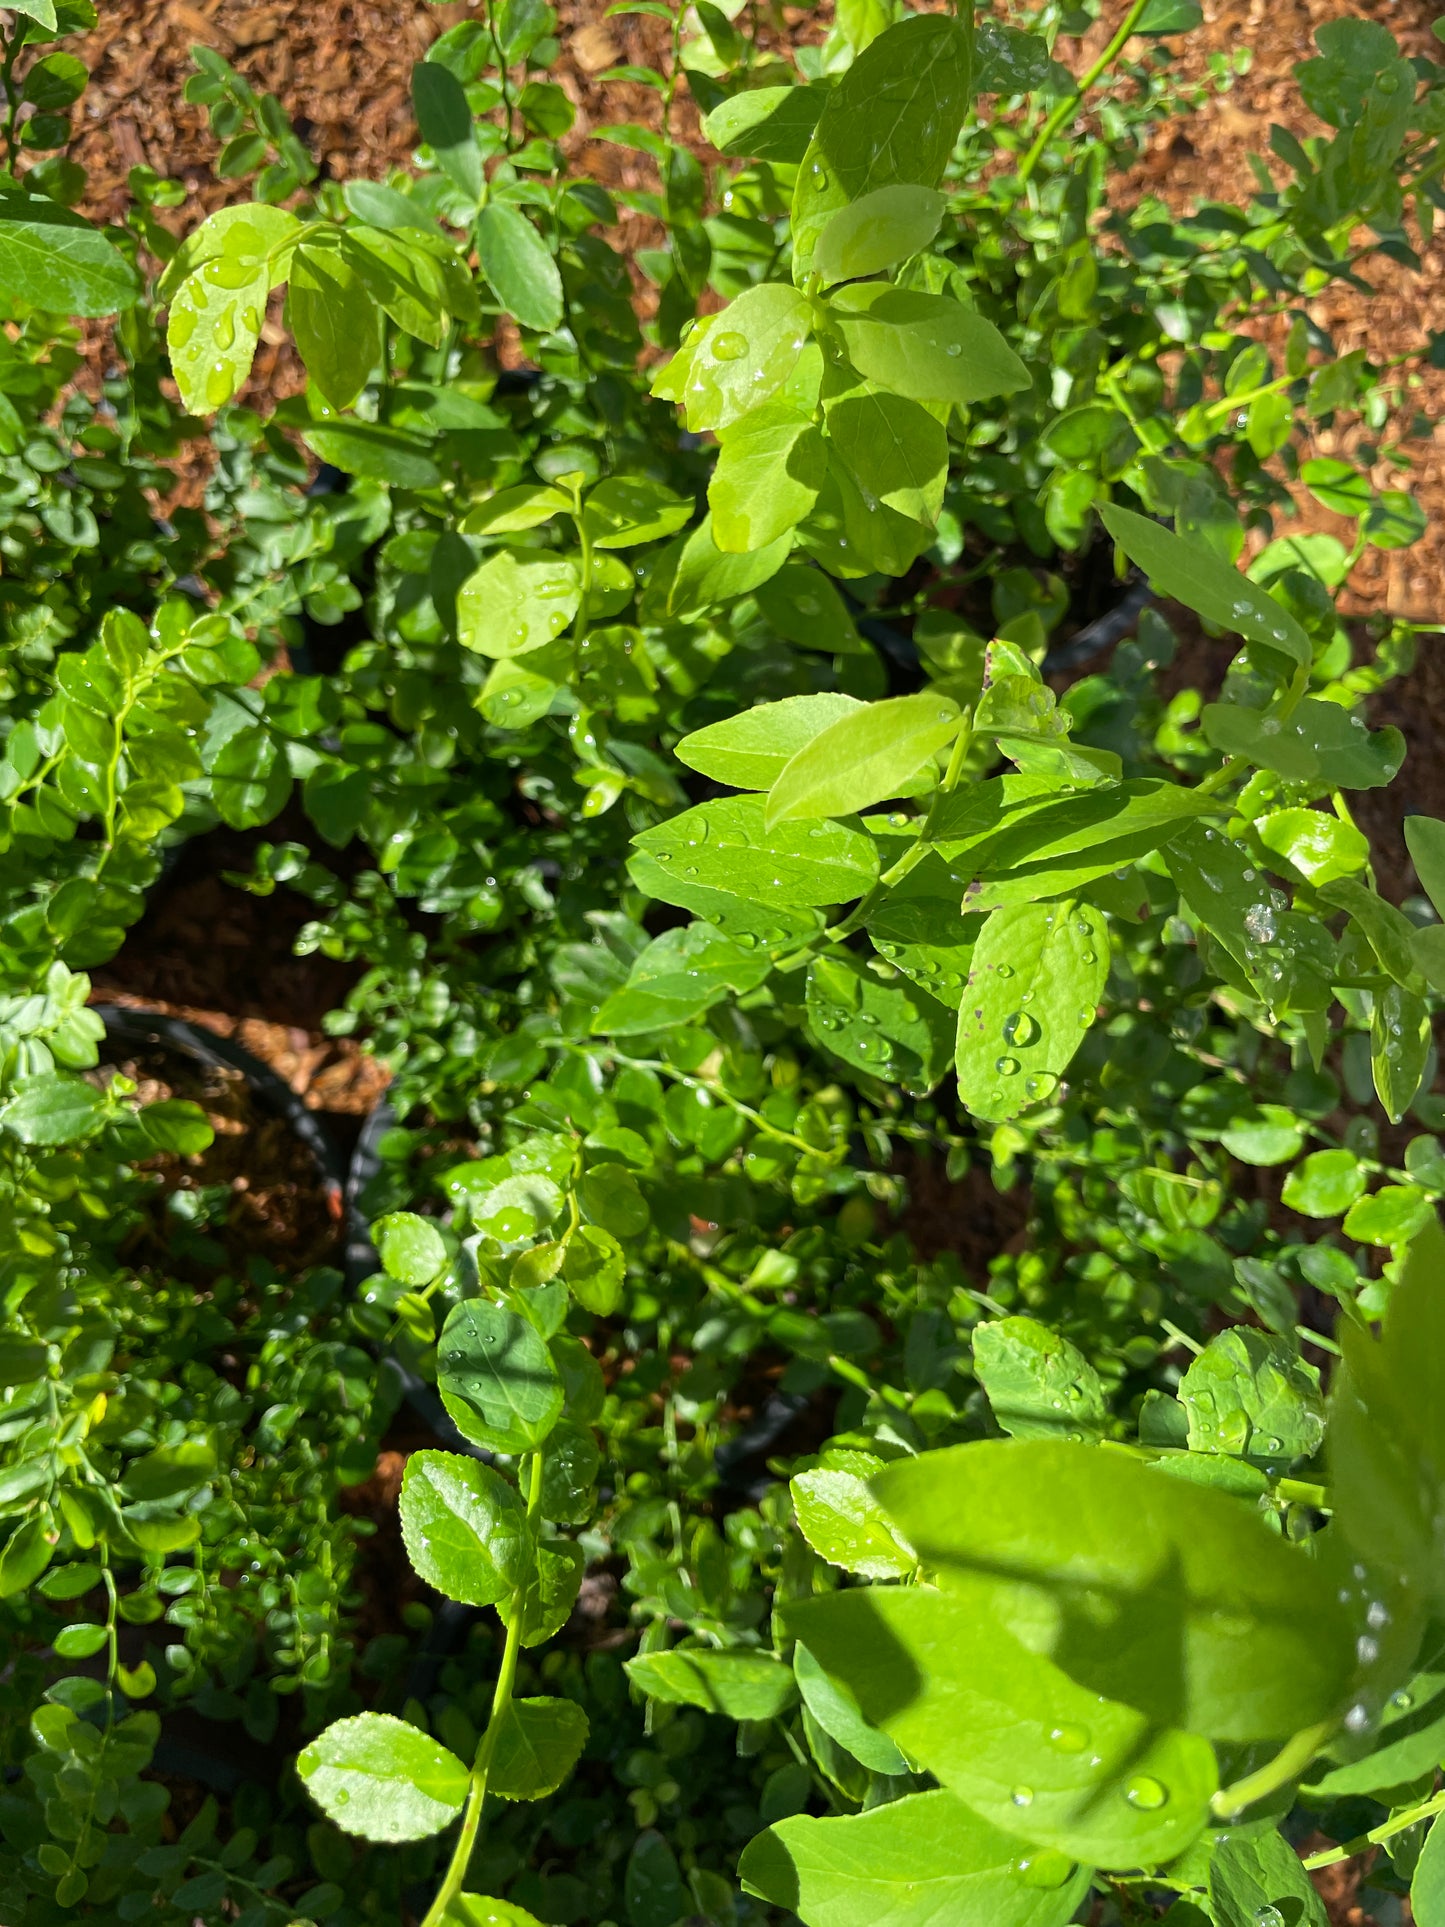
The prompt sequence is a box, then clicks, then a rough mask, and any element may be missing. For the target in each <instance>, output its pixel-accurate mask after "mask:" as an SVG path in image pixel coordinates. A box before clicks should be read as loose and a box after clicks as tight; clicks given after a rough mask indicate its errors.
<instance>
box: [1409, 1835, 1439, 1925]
mask: <svg viewBox="0 0 1445 1927" xmlns="http://www.w3.org/2000/svg"><path fill="white" fill-rule="evenodd" d="M1410 1916H1411V1918H1412V1919H1413V1921H1414V1922H1415V1927H1445V1828H1442V1827H1440V1826H1439V1825H1438V1823H1436V1822H1434V1821H1432V1822H1431V1826H1430V1831H1429V1833H1428V1834H1427V1835H1426V1836H1425V1845H1424V1846H1423V1848H1422V1849H1421V1851H1420V1858H1419V1859H1418V1860H1417V1861H1416V1862H1415V1872H1414V1875H1413V1877H1412V1878H1411V1881H1410Z"/></svg>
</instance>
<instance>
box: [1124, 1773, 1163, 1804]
mask: <svg viewBox="0 0 1445 1927" xmlns="http://www.w3.org/2000/svg"><path fill="white" fill-rule="evenodd" d="M1124 1798H1125V1799H1126V1800H1127V1801H1128V1802H1129V1804H1130V1806H1131V1807H1138V1808H1139V1810H1140V1812H1141V1813H1157V1812H1158V1811H1159V1809H1160V1807H1162V1806H1164V1805H1165V1804H1166V1802H1167V1801H1168V1799H1169V1789H1168V1788H1167V1787H1166V1786H1165V1785H1164V1784H1163V1783H1162V1781H1159V1780H1156V1779H1154V1778H1153V1777H1152V1776H1151V1775H1150V1774H1148V1773H1136V1774H1135V1775H1134V1777H1133V1779H1132V1780H1130V1782H1129V1784H1128V1785H1127V1786H1126V1787H1125V1788H1124Z"/></svg>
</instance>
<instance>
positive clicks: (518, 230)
mask: <svg viewBox="0 0 1445 1927" xmlns="http://www.w3.org/2000/svg"><path fill="white" fill-rule="evenodd" d="M477 258H478V260H479V261H480V262H481V264H482V272H483V273H484V274H485V275H486V277H487V279H488V281H490V282H491V284H492V287H493V289H494V291H495V293H496V296H497V299H498V300H499V301H500V302H501V304H502V306H503V307H504V308H505V309H506V310H507V312H508V313H509V314H510V315H513V316H514V317H515V318H516V319H517V320H518V321H519V322H520V323H521V325H522V326H523V327H524V328H535V329H537V330H538V331H539V332H541V333H549V332H550V331H551V330H552V329H554V328H557V327H560V326H561V323H562V277H561V275H560V274H559V273H558V271H557V263H556V262H555V261H554V260H553V259H552V256H551V253H550V252H549V251H548V248H547V244H546V242H545V241H544V240H543V239H542V237H541V235H540V234H539V233H538V232H537V230H536V228H534V227H533V226H532V223H531V222H530V221H529V220H528V219H527V217H526V215H525V214H523V213H522V211H521V210H520V208H515V207H511V206H509V205H508V204H507V202H505V201H492V202H490V203H489V204H488V205H487V206H486V207H484V208H483V209H482V212H481V214H480V216H479V217H478V220H477Z"/></svg>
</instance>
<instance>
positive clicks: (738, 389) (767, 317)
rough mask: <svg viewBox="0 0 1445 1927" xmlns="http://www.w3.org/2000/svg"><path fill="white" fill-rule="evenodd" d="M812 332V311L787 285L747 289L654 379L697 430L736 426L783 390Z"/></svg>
mask: <svg viewBox="0 0 1445 1927" xmlns="http://www.w3.org/2000/svg"><path fill="white" fill-rule="evenodd" d="M812 326H813V314H812V309H811V308H810V307H809V306H808V303H807V302H806V301H805V300H804V298H803V296H802V295H801V294H799V293H798V291H797V289H796V288H790V287H789V286H788V285H787V283H786V282H782V281H771V282H765V283H763V285H762V286H760V287H754V288H747V289H745V290H744V292H743V293H742V294H740V295H739V296H738V297H737V299H736V300H735V301H734V302H732V304H731V305H730V306H729V307H728V308H727V309H726V310H725V311H724V312H723V313H722V314H720V315H715V316H713V317H712V318H711V319H710V320H709V321H706V322H700V323H699V324H698V326H697V328H696V329H695V330H694V332H693V333H692V334H691V335H690V336H689V337H688V339H687V340H686V341H685V342H684V343H683V345H682V347H681V349H679V351H678V353H677V354H676V355H675V356H674V357H673V359H672V360H671V361H670V362H669V363H668V365H667V367H666V368H665V369H663V370H662V373H661V375H659V376H658V377H657V378H655V379H654V381H653V393H654V394H657V395H662V396H664V397H665V398H667V399H669V400H673V401H680V402H682V403H683V405H684V407H685V408H686V411H687V425H688V427H689V428H691V429H694V430H697V429H701V428H728V427H730V426H731V425H732V423H733V422H736V421H741V420H742V418H743V416H744V415H746V414H748V413H749V412H750V411H751V410H752V409H754V408H756V407H758V406H759V405H760V404H761V403H762V402H765V401H770V400H771V399H772V397H773V396H774V395H775V394H776V393H777V392H778V390H779V389H780V388H781V387H782V385H783V383H784V382H785V381H786V380H787V379H788V377H789V375H791V374H792V372H793V370H794V368H795V367H796V366H797V363H798V356H799V355H800V354H801V353H802V351H803V348H804V345H805V344H806V342H807V341H808V338H809V336H810V335H811V333H812Z"/></svg>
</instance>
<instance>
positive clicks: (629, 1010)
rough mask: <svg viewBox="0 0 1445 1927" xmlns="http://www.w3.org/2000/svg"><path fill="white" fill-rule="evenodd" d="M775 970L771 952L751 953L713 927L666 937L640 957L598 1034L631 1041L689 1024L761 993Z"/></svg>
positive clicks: (597, 1022)
mask: <svg viewBox="0 0 1445 1927" xmlns="http://www.w3.org/2000/svg"><path fill="white" fill-rule="evenodd" d="M771 968H772V959H771V957H770V956H769V955H768V953H767V951H765V950H764V951H759V950H758V949H756V948H745V947H744V946H742V945H741V944H739V943H737V942H735V941H734V940H733V939H732V938H731V937H725V936H724V935H723V934H722V932H721V931H720V930H715V929H714V928H713V927H712V925H711V924H708V923H690V924H686V925H685V926H683V928H681V929H678V930H667V931H664V932H663V934H662V935H661V936H660V937H655V938H654V939H653V941H652V942H651V943H650V944H649V945H648V946H647V948H646V949H645V950H643V951H641V952H640V953H639V954H638V956H637V957H636V958H635V959H634V961H633V964H632V968H631V970H630V971H629V972H628V975H627V982H626V983H625V984H624V985H623V987H622V989H621V990H616V991H614V992H613V993H612V995H611V996H610V997H609V998H608V999H607V1000H606V1002H605V1003H604V1004H603V1006H602V1008H601V1009H600V1010H599V1011H598V1012H597V1014H596V1016H595V1017H594V1018H593V1020H592V1030H593V1033H594V1035H597V1036H603V1037H606V1036H629V1035H634V1034H636V1033H637V1032H639V1031H652V1030H667V1029H670V1028H671V1027H672V1026H673V1025H674V1024H684V1023H687V1022H689V1021H690V1020H691V1019H692V1018H694V1017H700V1016H701V1015H702V1013H703V1012H704V1011H705V1010H711V1009H712V1007H713V1005H714V1004H717V1003H720V1002H721V1001H722V999H723V998H724V997H726V996H728V995H729V994H730V993H732V994H735V995H740V994H742V993H743V992H746V991H749V990H756V988H757V987H758V985H759V984H760V983H762V981H763V979H764V978H765V977H766V976H767V975H768V972H769V971H770V970H771Z"/></svg>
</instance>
